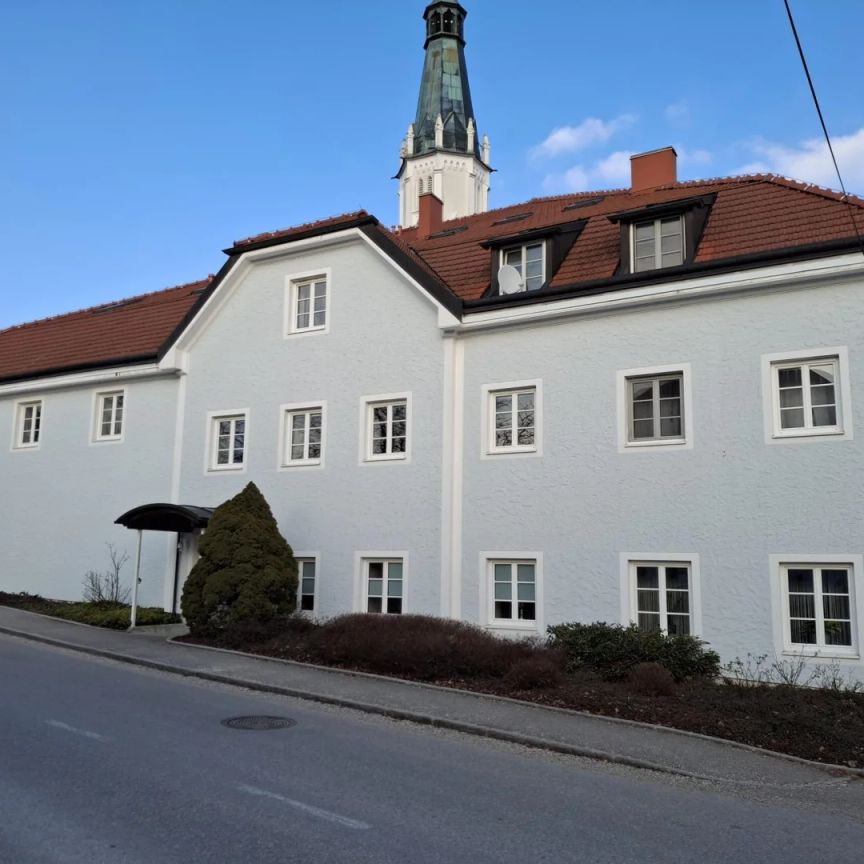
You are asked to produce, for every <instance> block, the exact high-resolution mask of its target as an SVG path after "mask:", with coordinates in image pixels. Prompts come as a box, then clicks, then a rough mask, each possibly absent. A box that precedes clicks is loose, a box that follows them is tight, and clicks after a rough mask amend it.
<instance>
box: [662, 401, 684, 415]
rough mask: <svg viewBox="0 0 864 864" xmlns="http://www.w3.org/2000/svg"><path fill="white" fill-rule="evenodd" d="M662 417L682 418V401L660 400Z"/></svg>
mask: <svg viewBox="0 0 864 864" xmlns="http://www.w3.org/2000/svg"><path fill="white" fill-rule="evenodd" d="M660 416H661V417H680V416H681V400H680V399H661V400H660Z"/></svg>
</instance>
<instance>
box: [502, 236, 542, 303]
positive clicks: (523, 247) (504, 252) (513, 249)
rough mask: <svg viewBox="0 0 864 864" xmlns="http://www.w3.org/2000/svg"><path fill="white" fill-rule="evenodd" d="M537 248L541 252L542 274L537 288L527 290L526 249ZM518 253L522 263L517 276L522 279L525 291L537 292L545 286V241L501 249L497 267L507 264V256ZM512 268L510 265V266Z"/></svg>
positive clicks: (515, 244) (516, 244) (518, 244)
mask: <svg viewBox="0 0 864 864" xmlns="http://www.w3.org/2000/svg"><path fill="white" fill-rule="evenodd" d="M534 246H539V247H540V251H541V258H540V260H541V264H542V274H541V278H540V285H539V286H538V287H537V288H529V287H528V282H527V279H528V277H527V276H526V275H525V271H526V269H527V262H526V258H527V255H528V249H529V248H530V247H534ZM517 250H518V251H520V252H521V253H522V263H521V270H520V271H519V275H520V277H521V279H522V285H523V287H524V288H525V290H526V291H539V290H540V288H542V287H543V286H544V285H545V284H546V241H545V240H534V241H531V242H529V243H514V244H513V245H512V246H507V247H506V248H504V249H501V251H500V252H499V259H498V260H499V265H498V266H499V267H503V266H504V265H505V264H506V263H507V254H508V253H510V252H516V251H517ZM511 266H512V265H511Z"/></svg>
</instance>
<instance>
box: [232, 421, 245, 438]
mask: <svg viewBox="0 0 864 864" xmlns="http://www.w3.org/2000/svg"><path fill="white" fill-rule="evenodd" d="M234 431H235V432H236V433H237V434H238V435H242V434H243V433H244V432H245V431H246V421H245V420H244V419H243V418H242V417H241V418H238V419H237V420H235V421H234Z"/></svg>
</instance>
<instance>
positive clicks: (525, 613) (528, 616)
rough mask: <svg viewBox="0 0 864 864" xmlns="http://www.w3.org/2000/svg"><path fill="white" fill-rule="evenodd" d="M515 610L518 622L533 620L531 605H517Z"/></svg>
mask: <svg viewBox="0 0 864 864" xmlns="http://www.w3.org/2000/svg"><path fill="white" fill-rule="evenodd" d="M517 609H518V614H519V620H520V621H533V620H534V616H535V612H534V604H533V603H519V604H517Z"/></svg>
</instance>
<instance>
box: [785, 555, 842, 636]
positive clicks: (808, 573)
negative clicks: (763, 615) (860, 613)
mask: <svg viewBox="0 0 864 864" xmlns="http://www.w3.org/2000/svg"><path fill="white" fill-rule="evenodd" d="M780 572H781V579H782V587H783V595H784V609H783V617H784V627H785V631H786V644H787V647H788V648H791V649H792V650H802V649H804V650H806V649H814V650H825V651H827V652H829V653H835V652H836V653H844V652H846V653H851V652H852V651H853V649H854V644H855V643H854V639H855V634H854V625H853V615H852V612H853V609H854V601H853V596H852V581H853V579H852V565H851V564H824V565H820V564H810V563H808V564H784V565H782V566H781V568H780Z"/></svg>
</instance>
